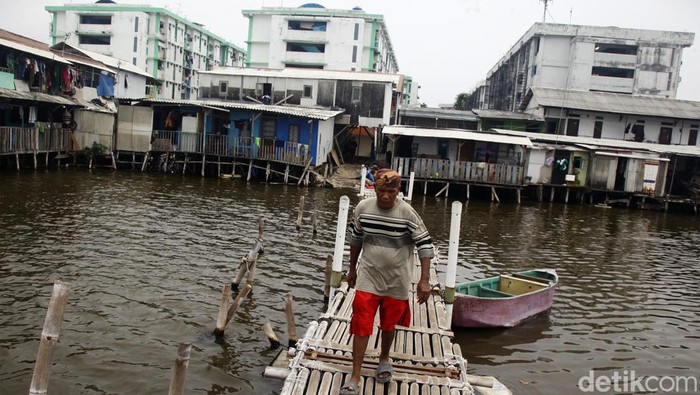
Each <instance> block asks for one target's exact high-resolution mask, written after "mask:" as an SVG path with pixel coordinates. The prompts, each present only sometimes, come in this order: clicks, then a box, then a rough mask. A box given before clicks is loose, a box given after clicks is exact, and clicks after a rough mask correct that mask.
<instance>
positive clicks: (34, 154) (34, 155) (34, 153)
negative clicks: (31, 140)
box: [32, 151, 36, 170]
mask: <svg viewBox="0 0 700 395" xmlns="http://www.w3.org/2000/svg"><path fill="white" fill-rule="evenodd" d="M32 156H33V157H34V170H36V151H34V152H33V153H32Z"/></svg>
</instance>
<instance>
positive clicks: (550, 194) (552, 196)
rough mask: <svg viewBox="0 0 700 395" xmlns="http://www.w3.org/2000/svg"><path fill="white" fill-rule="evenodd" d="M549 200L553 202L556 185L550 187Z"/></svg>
mask: <svg viewBox="0 0 700 395" xmlns="http://www.w3.org/2000/svg"><path fill="white" fill-rule="evenodd" d="M549 188H550V189H549V201H550V202H553V201H554V187H549Z"/></svg>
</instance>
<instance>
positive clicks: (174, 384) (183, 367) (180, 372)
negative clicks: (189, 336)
mask: <svg viewBox="0 0 700 395" xmlns="http://www.w3.org/2000/svg"><path fill="white" fill-rule="evenodd" d="M191 350H192V344H190V343H180V345H179V346H178V347H177V358H175V365H174V366H173V377H172V379H171V380H170V391H169V392H168V395H182V394H184V393H185V377H186V375H187V366H188V365H189V364H190V352H191Z"/></svg>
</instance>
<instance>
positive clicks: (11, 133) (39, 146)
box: [0, 123, 73, 154]
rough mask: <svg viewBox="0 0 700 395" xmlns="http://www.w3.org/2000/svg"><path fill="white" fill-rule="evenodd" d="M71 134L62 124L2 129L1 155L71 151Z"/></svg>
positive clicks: (0, 140) (0, 131) (0, 139)
mask: <svg viewBox="0 0 700 395" xmlns="http://www.w3.org/2000/svg"><path fill="white" fill-rule="evenodd" d="M69 133H70V132H69V131H68V130H67V129H63V128H62V126H61V124H60V123H52V124H49V123H47V124H44V127H43V128H41V129H40V128H39V127H32V128H20V127H8V126H3V127H0V154H24V153H31V152H58V151H70V150H72V149H73V143H72V141H71V138H70V134H69Z"/></svg>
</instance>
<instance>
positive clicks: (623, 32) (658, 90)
mask: <svg viewBox="0 0 700 395" xmlns="http://www.w3.org/2000/svg"><path fill="white" fill-rule="evenodd" d="M694 38H695V35H694V34H693V33H681V32H672V31H656V30H640V29H624V28H618V27H599V26H576V25H561V24H551V23H535V24H534V25H533V26H532V27H531V28H530V30H528V31H527V32H526V33H525V34H524V35H523V36H522V37H521V38H520V39H519V40H518V41H517V43H516V44H515V45H513V47H511V48H510V50H509V51H508V52H507V53H506V55H505V56H503V58H501V60H500V61H498V63H497V64H496V65H495V66H494V67H493V68H492V69H491V70H490V71H489V72H488V75H487V77H486V82H485V84H484V85H482V86H481V87H480V88H478V89H477V90H476V91H475V92H474V93H473V94H472V98H473V99H474V100H473V101H472V103H471V104H472V105H475V104H479V108H487V109H496V110H508V111H515V110H517V109H518V107H519V106H520V105H521V103H522V101H523V99H524V98H525V95H526V93H527V92H528V90H529V89H530V88H533V87H541V88H554V89H564V90H578V91H595V92H611V93H624V94H633V95H645V96H659V97H664V98H675V97H676V91H677V89H678V83H679V82H680V80H681V78H680V67H681V59H682V55H683V49H684V48H686V47H689V46H690V45H692V44H693V41H694Z"/></svg>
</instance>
